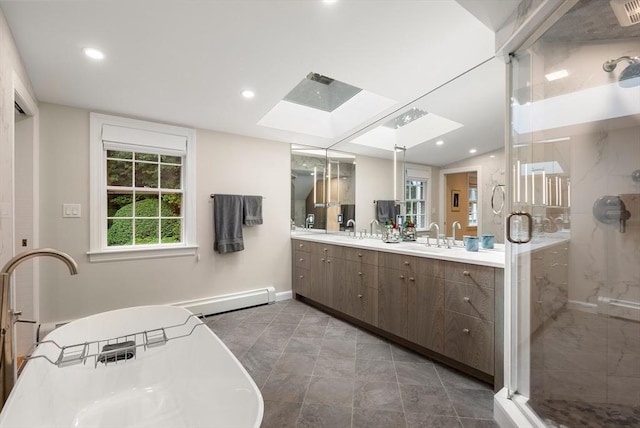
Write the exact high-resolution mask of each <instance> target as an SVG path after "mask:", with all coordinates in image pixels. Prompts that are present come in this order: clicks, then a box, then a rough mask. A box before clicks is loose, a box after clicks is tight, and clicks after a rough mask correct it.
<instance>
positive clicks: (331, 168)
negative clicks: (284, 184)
mask: <svg viewBox="0 0 640 428" xmlns="http://www.w3.org/2000/svg"><path fill="white" fill-rule="evenodd" d="M350 219H355V156H354V155H352V154H349V153H344V152H339V151H333V150H332V151H327V150H325V149H322V148H318V147H309V146H300V145H292V146H291V222H292V227H295V228H296V230H308V231H327V232H336V231H341V230H346V226H347V222H348V220H350Z"/></svg>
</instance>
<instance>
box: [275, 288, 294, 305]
mask: <svg viewBox="0 0 640 428" xmlns="http://www.w3.org/2000/svg"><path fill="white" fill-rule="evenodd" d="M290 299H293V292H292V291H291V290H289V291H281V292H279V293H276V302H282V301H283V300H290Z"/></svg>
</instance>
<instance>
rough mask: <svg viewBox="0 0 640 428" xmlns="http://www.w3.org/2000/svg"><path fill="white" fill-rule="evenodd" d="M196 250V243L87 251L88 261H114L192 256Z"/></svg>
mask: <svg viewBox="0 0 640 428" xmlns="http://www.w3.org/2000/svg"><path fill="white" fill-rule="evenodd" d="M197 251H198V246H197V245H189V246H181V247H164V248H148V247H147V248H126V249H121V248H118V249H113V250H99V251H89V252H88V253H87V255H88V256H89V262H91V263H100V262H116V261H123V260H142V259H156V258H163V257H181V256H194V255H195V254H196V252H197Z"/></svg>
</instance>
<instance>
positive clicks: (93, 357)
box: [25, 314, 205, 368]
mask: <svg viewBox="0 0 640 428" xmlns="http://www.w3.org/2000/svg"><path fill="white" fill-rule="evenodd" d="M201 317H203V314H192V315H189V316H188V317H187V319H186V320H185V321H184V322H183V323H182V324H175V325H170V326H165V327H160V328H156V329H153V330H144V331H140V332H137V333H130V334H125V335H122V336H118V337H113V338H111V339H102V340H94V341H91V342H83V343H76V344H73V345H64V346H60V345H59V344H57V343H56V342H55V341H53V340H44V341H42V342H37V343H36V344H35V345H34V347H33V348H32V350H31V352H29V355H28V356H26V357H25V360H35V359H37V358H43V359H45V360H47V361H48V362H49V363H51V364H53V365H55V366H58V367H69V366H74V365H77V364H80V363H82V364H86V363H87V360H88V361H92V362H93V366H94V368H97V367H98V363H103V364H104V365H105V366H106V365H108V364H110V363H116V364H117V363H118V362H126V361H127V360H130V359H132V358H134V359H135V358H136V351H137V350H138V349H139V348H140V349H141V350H143V351H146V350H147V348H155V347H158V346H163V345H165V344H166V343H167V342H169V341H170V340H175V339H181V338H184V337H188V336H191V334H193V332H194V331H195V329H196V328H197V327H199V326H202V325H205V324H204V323H203V322H200V323H198V324H195V325H194V326H193V327H192V328H191V330H190V331H189V332H187V333H185V334H181V335H176V336H172V335H171V334H169V335H167V333H168V332H169V333H171V332H172V331H173V330H174V329H178V328H180V327H184V326H185V325H187V323H188V322H189V320H190V319H191V318H201ZM41 345H42V346H50V345H53V346H55V347H57V348H58V349H59V350H60V353H59V354H58V357H57V358H56V359H55V360H53V359H51V358H49V357H48V356H47V355H33V352H35V350H36V349H37V348H38V347H39V346H41Z"/></svg>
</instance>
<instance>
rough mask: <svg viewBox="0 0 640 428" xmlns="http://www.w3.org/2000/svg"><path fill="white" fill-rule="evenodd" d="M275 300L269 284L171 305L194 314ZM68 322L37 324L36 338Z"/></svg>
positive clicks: (273, 289)
mask: <svg viewBox="0 0 640 428" xmlns="http://www.w3.org/2000/svg"><path fill="white" fill-rule="evenodd" d="M275 301H276V289H275V288H274V287H272V286H269V287H264V288H257V289H255V290H249V291H242V292H240V293H233V294H225V295H222V296H214V297H207V298H204V299H197V300H190V301H186V302H179V303H174V304H173V306H179V307H181V308H185V309H187V310H189V311H191V312H192V313H194V314H203V315H213V314H219V313H222V312H229V311H234V310H236V309H243V308H250V307H252V306H259V305H266V304H269V303H274V302H275ZM69 322H71V321H70V320H69V321H61V322H53V323H45V324H39V325H38V331H37V339H36V340H38V341H40V340H42V339H43V338H44V337H45V336H46V335H47V334H49V333H51V332H52V331H53V330H55V329H56V328H58V327H62V326H63V325H65V324H67V323H69Z"/></svg>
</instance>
